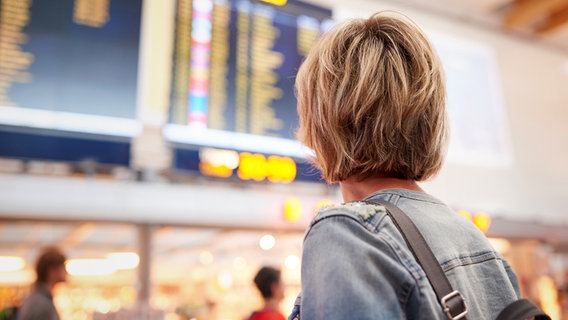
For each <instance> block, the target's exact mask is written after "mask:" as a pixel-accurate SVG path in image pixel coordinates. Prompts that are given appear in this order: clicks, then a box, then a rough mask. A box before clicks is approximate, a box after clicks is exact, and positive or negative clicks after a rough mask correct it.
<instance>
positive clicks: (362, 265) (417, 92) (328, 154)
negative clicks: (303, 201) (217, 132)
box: [289, 12, 520, 320]
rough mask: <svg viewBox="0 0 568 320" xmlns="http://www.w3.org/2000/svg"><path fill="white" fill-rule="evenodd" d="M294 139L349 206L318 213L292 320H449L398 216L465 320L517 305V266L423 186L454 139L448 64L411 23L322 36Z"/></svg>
mask: <svg viewBox="0 0 568 320" xmlns="http://www.w3.org/2000/svg"><path fill="white" fill-rule="evenodd" d="M296 90H297V100H298V114H299V118H300V119H299V120H300V121H299V128H298V131H297V136H298V139H299V140H300V141H301V142H303V143H304V144H305V145H306V146H307V147H309V148H310V149H312V150H313V151H314V157H313V158H312V161H313V162H314V164H315V165H316V166H317V167H318V168H319V169H320V171H321V173H322V176H323V178H324V179H325V180H326V181H327V182H329V183H339V187H340V189H341V193H342V196H343V199H344V201H346V203H344V204H341V205H337V206H331V207H327V208H324V209H322V210H320V211H319V212H318V214H317V216H316V217H315V218H314V220H313V221H312V224H311V226H310V227H309V229H308V231H307V233H306V235H305V238H304V245H303V253H302V269H301V286H302V291H301V294H300V296H299V297H298V299H296V303H295V305H294V309H293V311H292V314H291V315H290V317H289V319H302V320H313V319H322V320H323V319H325V320H333V319H357V320H364V319H389V320H391V319H429V320H431V319H447V316H446V315H445V314H444V311H443V310H442V307H441V306H440V302H439V300H438V299H437V297H436V294H435V292H434V290H433V288H432V286H431V285H430V282H429V280H428V278H427V277H426V275H425V273H424V271H423V269H422V267H421V265H420V264H419V263H418V262H417V261H416V259H415V258H414V256H413V254H412V252H411V251H410V250H409V248H408V247H407V245H406V242H405V240H404V239H403V237H402V235H401V234H400V233H399V231H398V229H397V228H396V227H395V225H394V224H393V222H392V220H391V219H390V217H388V215H387V214H386V212H385V210H384V208H382V207H381V206H377V205H374V204H370V203H368V202H365V200H371V199H382V200H384V201H388V202H391V203H393V204H394V205H396V206H398V207H399V208H400V209H401V210H402V211H404V212H405V213H406V214H407V215H408V216H409V218H410V219H411V220H412V221H413V222H414V224H416V226H417V227H418V229H419V230H420V231H421V233H422V234H423V235H424V237H425V238H426V242H427V243H428V245H429V246H430V247H431V248H432V251H433V252H434V255H435V256H436V258H437V260H438V261H439V262H440V264H441V266H442V269H443V271H444V273H445V274H446V276H447V277H448V278H449V280H450V282H451V285H452V287H453V289H454V290H458V291H459V292H460V293H461V295H462V296H463V297H464V298H465V301H466V303H467V308H468V310H469V313H468V314H467V317H468V319H476V320H479V319H495V318H496V317H497V315H498V314H499V313H500V312H501V311H502V309H504V308H505V307H506V306H507V305H508V304H509V303H511V302H513V301H516V300H517V299H518V298H519V297H520V293H519V286H518V283H517V278H516V276H515V274H514V273H513V271H512V269H511V268H510V266H509V264H508V263H507V262H506V261H505V260H504V259H503V258H502V257H501V256H500V255H499V254H498V253H497V252H496V251H495V250H494V249H493V248H492V246H491V245H490V243H489V242H488V241H487V239H486V237H485V236H484V235H483V233H481V231H480V230H479V229H477V228H476V227H475V226H474V225H473V224H472V223H471V222H469V221H467V220H466V219H463V218H462V217H461V216H459V215H458V214H456V213H455V212H453V211H452V209H450V208H449V207H448V206H447V205H445V204H444V203H443V202H442V201H440V200H439V199H437V198H436V197H434V196H432V195H430V194H427V193H426V192H424V190H422V188H421V187H420V186H419V185H418V182H420V181H425V180H427V179H429V178H432V177H434V176H435V175H436V174H437V173H438V172H439V171H440V168H441V167H442V163H443V160H444V157H445V153H446V145H447V137H448V133H447V131H448V126H449V123H448V119H447V115H446V103H445V96H446V91H445V83H444V76H443V70H442V66H441V63H440V61H439V59H438V56H437V54H436V53H435V51H434V49H433V47H432V45H431V44H430V43H429V41H428V40H427V38H426V36H425V35H424V33H423V31H422V30H421V29H420V28H419V27H418V26H417V25H416V24H415V23H414V22H412V21H411V20H410V19H409V18H406V17H405V16H403V15H400V14H394V13H385V12H381V13H377V14H374V15H372V16H371V17H370V18H368V19H354V20H349V21H347V22H345V23H343V24H340V25H338V26H336V27H334V28H332V29H331V30H330V31H328V32H327V33H325V34H323V35H322V37H321V38H320V39H319V41H318V42H317V43H316V45H315V46H314V47H313V48H312V49H311V51H310V52H309V54H308V55H307V57H306V59H305V61H304V63H303V64H302V66H301V67H300V69H299V71H298V75H297V78H296Z"/></svg>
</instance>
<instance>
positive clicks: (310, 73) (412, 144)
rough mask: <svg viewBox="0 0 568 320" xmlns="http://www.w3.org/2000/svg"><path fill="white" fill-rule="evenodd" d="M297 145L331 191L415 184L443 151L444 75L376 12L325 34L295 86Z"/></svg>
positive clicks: (416, 37) (403, 27) (412, 37)
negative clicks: (386, 181)
mask: <svg viewBox="0 0 568 320" xmlns="http://www.w3.org/2000/svg"><path fill="white" fill-rule="evenodd" d="M296 91H297V98H298V113H299V117H300V126H299V128H298V131H297V137H298V139H299V140H300V141H301V142H303V143H304V144H305V145H306V146H307V147H309V148H311V149H312V150H313V151H314V152H315V158H314V159H312V160H313V162H314V163H315V164H316V166H317V167H318V168H319V169H320V170H321V172H322V175H323V178H324V179H325V180H327V181H328V182H330V183H333V182H339V181H344V180H346V179H348V178H351V177H354V178H356V179H358V180H364V179H366V178H369V177H373V176H381V177H395V178H402V179H411V180H416V181H422V180H426V179H428V178H430V177H433V176H434V175H436V174H437V173H438V171H439V170H440V168H441V166H442V163H443V160H444V156H445V151H446V140H447V136H448V134H447V119H446V118H447V117H446V110H445V84H444V75H443V70H442V67H441V64H440V62H439V59H438V57H437V55H436V53H435V51H434V49H433V48H432V46H431V45H430V43H429V42H428V40H427V39H426V37H425V35H424V33H423V32H422V30H421V29H420V28H419V27H418V26H417V25H416V24H415V23H414V22H412V21H411V20H410V19H408V18H406V17H404V16H402V15H400V16H399V15H396V16H395V15H393V14H387V13H385V12H379V13H377V14H375V15H373V16H371V17H370V18H368V19H355V20H350V21H348V22H346V23H343V24H341V25H338V26H336V27H334V28H332V29H331V30H330V31H328V32H326V33H325V34H324V35H322V37H321V38H320V40H319V41H318V42H317V43H316V45H315V46H314V47H313V48H312V49H311V51H310V52H309V54H308V56H307V57H306V60H305V61H304V63H303V64H302V66H301V67H300V70H299V71H298V75H297V78H296Z"/></svg>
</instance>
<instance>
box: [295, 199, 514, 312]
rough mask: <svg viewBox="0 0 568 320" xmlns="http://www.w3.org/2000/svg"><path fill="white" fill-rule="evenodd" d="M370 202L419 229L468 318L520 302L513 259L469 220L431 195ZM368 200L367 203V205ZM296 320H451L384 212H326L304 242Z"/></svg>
mask: <svg viewBox="0 0 568 320" xmlns="http://www.w3.org/2000/svg"><path fill="white" fill-rule="evenodd" d="M367 199H383V200H386V201H389V202H392V203H394V204H396V205H397V206H398V207H399V208H400V209H402V210H403V211H404V212H405V213H406V214H407V215H408V216H409V217H410V218H411V219H412V221H413V222H414V223H415V224H416V226H417V227H418V229H419V230H420V232H421V233H422V234H423V236H424V238H425V239H426V241H427V242H428V245H429V246H430V247H431V249H432V251H433V252H434V255H435V256H436V258H437V259H438V261H439V262H440V265H441V266H442V269H443V270H444V272H445V274H446V276H447V277H448V278H449V280H450V283H451V284H452V287H453V288H454V290H458V291H460V292H461V294H462V295H463V296H464V298H465V300H466V304H467V306H468V309H469V313H468V315H467V318H468V319H469V320H472V319H473V320H483V319H495V318H496V317H497V315H498V314H499V312H500V311H501V310H502V309H503V308H505V306H507V305H508V304H509V303H511V302H513V301H515V300H517V299H518V298H520V293H519V287H518V283H517V279H516V276H515V274H514V273H513V271H512V270H511V268H510V267H509V265H508V264H507V262H506V261H505V260H504V259H503V258H502V257H501V256H500V255H499V254H498V253H497V252H496V251H495V250H494V249H493V248H492V247H491V245H490V243H489V242H488V241H487V239H486V237H485V236H484V235H483V234H482V233H481V232H480V231H479V230H478V229H477V228H476V227H475V226H474V225H473V224H472V223H471V222H470V221H468V220H466V219H464V218H462V217H461V216H460V215H458V214H456V213H454V212H453V211H452V210H451V209H450V208H448V207H447V206H446V205H445V204H443V203H442V202H441V201H439V200H437V199H436V198H434V197H432V196H431V195H428V194H425V193H420V192H414V191H409V190H403V189H387V190H383V191H380V192H377V193H374V194H372V195H371V196H369V197H368V198H367ZM367 199H366V200H367ZM289 319H290V320H293V319H301V320H312V319H322V320H324V319H325V320H333V319H356V320H365V319H428V320H432V319H446V316H445V315H444V313H443V311H442V308H441V307H440V305H439V302H438V301H437V298H436V294H435V293H434V291H433V289H432V287H431V286H430V283H429V282H428V278H426V275H425V274H424V271H423V270H422V268H421V267H420V265H419V264H418V263H417V262H416V260H415V259H414V257H413V255H412V253H411V251H409V249H408V247H407V246H406V243H405V241H404V239H403V238H402V235H401V234H400V233H399V232H398V229H396V227H395V225H394V224H393V223H392V221H391V219H390V218H389V217H388V216H387V215H386V213H385V210H384V208H383V207H380V206H374V205H370V204H367V203H361V202H357V203H347V204H343V205H339V206H334V207H329V208H325V209H323V210H321V211H320V212H319V213H318V215H317V216H316V217H315V219H314V220H313V222H312V224H311V226H310V228H309V229H308V231H307V233H306V236H305V239H304V249H303V254H302V293H301V295H300V296H299V297H298V299H297V300H296V305H295V306H294V310H293V311H292V314H291V315H290V317H289Z"/></svg>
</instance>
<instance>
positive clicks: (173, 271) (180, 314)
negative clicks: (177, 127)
mask: <svg viewBox="0 0 568 320" xmlns="http://www.w3.org/2000/svg"><path fill="white" fill-rule="evenodd" d="M141 229H142V230H143V232H140V230H141ZM144 230H146V231H149V232H144ZM144 237H146V238H147V239H142V238H144ZM302 237H303V233H302V232H300V231H294V232H274V231H268V230H252V229H250V230H245V229H234V228H197V227H191V226H187V227H186V226H154V225H153V226H149V225H144V226H142V227H141V226H140V225H135V224H123V223H101V222H87V221H85V222H76V221H73V222H71V221H57V222H54V221H33V220H32V221H15V220H9V221H6V220H4V221H1V222H0V259H2V260H3V262H1V263H0V310H1V309H4V308H6V307H9V306H13V305H18V304H19V303H20V302H21V301H22V299H23V298H25V296H26V295H27V294H28V293H29V292H30V291H31V289H32V287H33V282H34V281H35V274H34V271H33V269H34V263H35V259H36V257H37V255H38V253H39V250H40V249H41V248H42V247H43V246H46V245H57V246H59V247H60V248H61V249H63V251H64V252H65V253H66V255H67V257H68V259H69V260H68V262H67V266H66V268H67V271H68V273H69V277H68V281H67V282H66V283H64V284H60V285H58V286H57V287H56V288H55V290H54V303H55V305H56V306H57V308H58V310H59V312H60V314H61V317H62V319H63V320H81V319H84V320H90V319H93V320H96V319H114V318H120V319H140V318H141V317H145V318H146V319H152V320H153V319H156V320H158V319H165V320H174V319H242V318H246V317H247V316H248V315H250V313H251V312H252V311H253V310H255V309H256V308H259V307H260V306H261V299H260V296H259V294H258V293H257V292H256V288H255V287H254V284H253V282H252V279H253V277H254V274H255V273H256V271H257V270H258V268H260V267H261V266H263V265H271V266H275V267H278V268H281V269H282V276H283V281H284V282H285V284H286V298H285V300H284V301H283V303H282V305H281V308H282V312H283V313H284V314H286V313H287V312H288V311H289V310H290V306H291V304H292V303H293V300H294V298H295V295H296V294H297V293H298V292H299V290H300V273H299V270H300V269H299V265H300V261H299V255H300V250H301V242H302ZM144 244H146V245H144ZM143 247H146V248H149V250H147V251H146V252H144V250H142V251H141V250H140V248H143Z"/></svg>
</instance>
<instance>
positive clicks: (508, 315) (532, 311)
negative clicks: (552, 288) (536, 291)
mask: <svg viewBox="0 0 568 320" xmlns="http://www.w3.org/2000/svg"><path fill="white" fill-rule="evenodd" d="M532 317H534V320H550V317H549V316H548V315H546V314H545V313H544V312H542V311H541V310H540V309H539V308H538V307H537V306H536V305H535V304H534V303H532V302H530V301H529V300H527V299H520V300H517V301H515V302H513V303H511V304H509V305H508V306H507V307H506V308H505V309H503V311H501V313H499V316H498V317H497V320H519V319H528V318H532Z"/></svg>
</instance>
